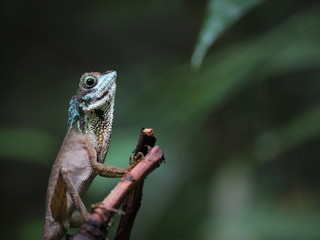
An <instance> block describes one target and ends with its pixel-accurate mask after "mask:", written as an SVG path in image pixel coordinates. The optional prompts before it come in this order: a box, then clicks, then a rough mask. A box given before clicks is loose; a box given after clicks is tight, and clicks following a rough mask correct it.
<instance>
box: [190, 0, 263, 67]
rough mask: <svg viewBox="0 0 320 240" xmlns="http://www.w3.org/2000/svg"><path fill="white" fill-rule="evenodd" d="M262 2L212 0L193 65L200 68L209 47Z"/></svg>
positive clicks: (259, 0)
mask: <svg viewBox="0 0 320 240" xmlns="http://www.w3.org/2000/svg"><path fill="white" fill-rule="evenodd" d="M261 2H262V0H210V1H209V2H208V6H207V15H206V19H205V21H204V24H203V27H202V31H201V33H200V35H199V37H198V40H197V44H196V46H195V50H194V52H193V56H192V58H191V65H192V66H193V67H194V68H199V67H200V66H201V63H202V61H203V58H204V56H205V55H206V53H207V52H208V50H209V47H210V46H211V45H212V44H213V43H214V41H216V39H217V38H218V37H219V36H220V35H221V34H222V33H223V32H224V31H225V30H226V29H227V28H228V27H230V26H231V25H232V24H233V23H235V22H236V21H237V20H238V19H239V18H241V17H242V16H243V15H245V14H246V13H247V12H248V11H249V10H250V9H251V8H253V7H254V6H256V5H257V4H259V3H261Z"/></svg>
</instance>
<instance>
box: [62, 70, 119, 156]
mask: <svg viewBox="0 0 320 240" xmlns="http://www.w3.org/2000/svg"><path fill="white" fill-rule="evenodd" d="M116 77H117V73H116V72H115V71H107V72H105V73H99V72H88V73H84V74H83V75H82V76H81V78H80V83H79V89H78V92H77V95H75V96H73V97H72V98H71V101H70V106H69V114H68V115H69V116H68V123H69V132H70V130H71V129H72V128H74V127H76V128H77V129H78V130H79V131H80V132H82V133H87V134H89V135H90V136H91V137H92V139H93V140H94V142H95V145H96V147H97V152H98V157H99V161H103V159H104V156H105V154H106V152H107V150H108V146H109V142H110V138H111V127H112V120H113V108H114V97H115V92H116Z"/></svg>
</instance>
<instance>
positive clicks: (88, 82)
mask: <svg viewBox="0 0 320 240" xmlns="http://www.w3.org/2000/svg"><path fill="white" fill-rule="evenodd" d="M96 84H97V79H96V78H94V77H92V76H87V77H85V78H84V79H83V85H84V87H85V88H92V87H94V86H95V85H96Z"/></svg>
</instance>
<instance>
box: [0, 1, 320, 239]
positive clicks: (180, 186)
mask: <svg viewBox="0 0 320 240" xmlns="http://www.w3.org/2000/svg"><path fill="white" fill-rule="evenodd" d="M240 2H241V1H240ZM207 11H208V7H207V1H196V0H176V1H160V0H153V1H146V0H143V1H128V0H123V1H102V0H100V1H76V2H71V1H70V2H67V1H35V0H31V1H18V0H16V1H9V0H5V1H1V22H2V28H1V43H2V44H1V53H2V54H1V58H2V64H1V66H2V71H1V74H2V76H1V95H0V106H1V119H0V121H1V127H0V157H1V159H0V161H1V168H0V180H1V191H0V199H1V200H0V201H1V205H0V212H1V216H2V217H1V232H0V238H1V239H25V240H26V239H30V240H31V239H32V240H34V239H39V238H40V233H41V228H42V224H43V217H44V205H45V193H46V186H47V181H48V177H49V173H50V169H51V166H52V163H53V161H54V159H55V156H56V154H57V152H58V150H59V147H60V144H61V142H62V140H63V137H64V134H65V132H66V129H67V126H66V119H67V109H68V103H69V100H70V98H71V96H72V95H73V94H75V93H76V90H77V86H78V82H79V78H80V76H81V74H82V73H83V72H87V71H101V72H102V71H106V70H111V69H112V70H116V71H117V72H118V80H117V95H116V106H115V119H114V130H113V138H112V143H111V149H110V151H109V154H108V157H107V162H108V163H110V164H113V165H117V166H123V167H124V166H126V165H127V164H128V157H129V155H130V153H131V151H132V150H133V148H134V147H135V144H136V141H137V138H138V134H139V130H140V128H141V127H152V128H154V129H155V134H156V136H157V137H158V141H157V144H159V145H160V146H161V147H162V149H163V151H164V152H165V156H166V159H167V161H166V164H165V165H162V166H161V168H160V169H158V170H157V171H156V172H155V173H152V174H151V175H150V176H149V177H148V178H147V181H146V184H145V189H144V198H143V202H142V208H141V210H140V212H139V215H138V217H137V220H136V224H135V227H134V232H133V237H132V239H153V240H155V239H219V240H224V239H225V240H232V239H235V240H240V239H244V240H251V239H252V240H256V239H258V240H260V239H261V240H269V239H270V240H274V239H279V240H280V239H281V240H284V239H290V240H295V239H304V240H309V239H310V240H311V239H320V228H319V223H320V212H319V203H320V196H319V180H320V179H319V178H320V177H319V167H320V166H319V165H320V164H319V160H320V159H319V157H320V150H319V144H320V135H319V133H320V101H319V100H320V94H319V93H320V5H319V3H318V1H311V0H283V1H261V2H260V3H259V4H257V5H256V6H255V7H253V8H252V9H251V10H250V11H248V12H247V13H246V14H243V17H242V18H240V19H239V20H237V21H235V23H234V24H232V25H231V26H230V27H229V28H227V29H226V30H225V31H224V32H223V34H222V35H221V36H220V37H219V38H218V39H217V41H216V42H215V44H214V45H213V46H212V47H211V48H210V51H209V53H208V54H207V56H206V57H205V58H204V61H203V65H202V67H201V68H200V69H198V70H197V69H194V68H192V67H191V64H190V61H191V56H192V53H193V51H194V49H195V47H196V46H197V38H198V36H199V33H200V32H201V29H202V26H203V22H204V20H205V19H206V13H207ZM115 183H116V180H109V179H108V180H106V179H102V178H100V177H98V178H97V179H96V180H95V182H94V184H93V186H92V187H91V188H90V190H89V192H88V194H87V195H86V199H85V201H86V204H87V206H90V204H92V203H95V202H97V201H100V200H101V199H102V198H103V197H104V196H105V195H106V194H107V193H108V192H109V191H110V190H111V188H112V187H113V186H114V184H115ZM115 228H116V226H114V227H113V229H115Z"/></svg>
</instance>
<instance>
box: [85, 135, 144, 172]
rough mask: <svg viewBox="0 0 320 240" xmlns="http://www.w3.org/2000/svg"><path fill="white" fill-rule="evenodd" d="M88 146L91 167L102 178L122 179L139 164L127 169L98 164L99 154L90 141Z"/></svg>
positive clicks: (133, 164) (133, 163)
mask: <svg viewBox="0 0 320 240" xmlns="http://www.w3.org/2000/svg"><path fill="white" fill-rule="evenodd" d="M86 145H87V150H88V155H89V158H90V163H91V166H92V168H93V169H94V170H96V171H97V172H98V174H99V175H100V176H102V177H108V178H119V177H122V176H123V175H124V174H126V173H128V172H129V171H130V170H131V169H132V168H133V167H134V166H135V165H136V164H137V163H138V161H135V162H132V163H131V164H130V166H129V167H126V168H119V167H115V166H111V165H108V164H105V163H99V162H97V154H96V150H95V148H94V146H93V144H92V143H91V142H90V141H87V143H86Z"/></svg>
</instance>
